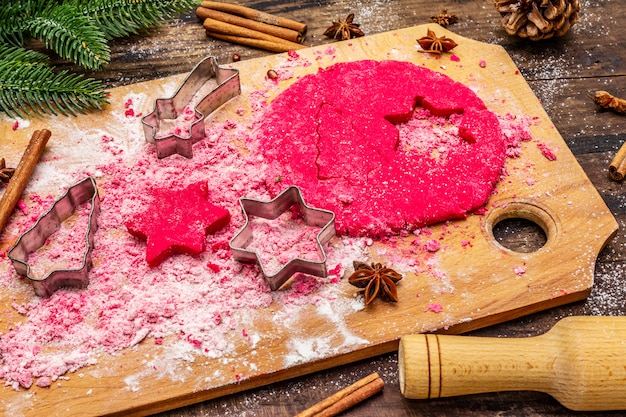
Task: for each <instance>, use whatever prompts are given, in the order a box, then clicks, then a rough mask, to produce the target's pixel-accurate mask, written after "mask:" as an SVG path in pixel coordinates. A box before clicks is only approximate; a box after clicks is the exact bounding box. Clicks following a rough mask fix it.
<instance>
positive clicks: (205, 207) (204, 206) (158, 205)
mask: <svg viewBox="0 0 626 417" xmlns="http://www.w3.org/2000/svg"><path fill="white" fill-rule="evenodd" d="M208 194H209V190H208V187H207V184H206V182H198V183H194V184H191V185H189V186H188V187H187V188H184V189H182V190H171V189H166V188H159V189H155V190H154V191H152V202H151V203H150V205H149V206H148V209H147V210H146V211H144V212H143V213H137V214H136V215H135V217H133V218H131V219H130V220H128V221H127V222H126V228H127V229H128V231H129V233H130V234H131V235H133V236H135V237H137V238H139V239H142V240H146V262H148V265H150V266H157V265H159V264H160V263H161V262H163V261H164V260H165V259H167V258H168V257H169V256H170V255H172V254H174V253H185V254H189V255H195V254H198V253H200V252H203V251H204V250H205V248H206V245H205V237H206V236H207V235H208V234H209V233H215V232H217V231H218V230H220V229H221V228H223V227H224V226H226V225H227V224H228V222H229V221H230V213H229V212H228V211H227V210H225V209H223V208H221V207H217V206H215V205H213V204H211V203H210V202H209V201H208Z"/></svg>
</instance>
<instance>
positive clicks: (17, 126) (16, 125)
mask: <svg viewBox="0 0 626 417" xmlns="http://www.w3.org/2000/svg"><path fill="white" fill-rule="evenodd" d="M19 127H20V122H18V121H17V120H16V121H15V122H14V123H13V127H12V129H13V130H17V129H18V128H19Z"/></svg>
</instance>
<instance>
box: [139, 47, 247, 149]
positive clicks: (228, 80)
mask: <svg viewBox="0 0 626 417" xmlns="http://www.w3.org/2000/svg"><path fill="white" fill-rule="evenodd" d="M212 78H215V79H216V81H217V86H216V87H215V88H213V89H212V90H211V91H210V92H209V93H208V94H207V95H206V96H204V97H203V98H202V99H201V100H200V101H199V102H198V104H196V105H195V107H194V113H195V120H194V121H193V123H192V124H191V126H190V127H189V134H187V135H179V134H176V133H170V134H167V135H164V136H162V137H158V131H159V127H160V126H161V120H163V119H176V118H177V117H178V116H179V115H180V114H182V113H183V111H184V109H185V107H186V106H188V105H189V104H190V103H191V100H192V99H193V97H194V95H196V93H197V92H198V90H199V89H200V87H202V86H203V85H204V84H205V83H206V82H207V81H209V80H210V79H212ZM240 93H241V84H240V82H239V70H237V69H234V68H222V67H220V66H219V65H218V64H217V59H215V57H213V56H209V57H207V58H205V59H203V60H202V61H200V62H199V63H198V64H197V65H196V66H195V67H194V69H193V70H191V72H190V73H189V75H188V76H187V78H185V80H184V81H183V83H182V84H181V85H180V87H179V88H178V90H177V91H176V93H175V94H174V96H172V97H170V98H158V99H156V101H155V103H154V110H153V111H152V112H150V113H149V114H147V115H146V116H144V117H143V118H142V119H141V123H142V124H143V131H144V135H145V136H146V142H148V143H153V144H154V145H155V148H156V153H157V157H158V158H159V159H162V158H165V157H168V156H170V155H173V154H175V153H177V154H179V155H182V156H184V157H185V158H192V157H193V152H192V149H191V147H192V145H193V144H194V143H196V142H198V141H200V140H202V139H203V138H204V136H205V133H204V120H205V118H206V117H207V116H208V115H209V114H211V113H213V112H214V111H215V110H217V109H218V108H219V107H220V106H222V105H223V104H224V103H226V102H227V101H228V100H230V99H231V98H233V97H235V96H237V95H239V94H240Z"/></svg>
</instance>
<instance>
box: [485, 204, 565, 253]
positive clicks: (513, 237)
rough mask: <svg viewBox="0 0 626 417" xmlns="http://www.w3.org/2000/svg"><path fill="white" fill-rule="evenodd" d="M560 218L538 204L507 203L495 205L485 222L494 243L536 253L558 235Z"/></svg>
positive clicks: (520, 251)
mask: <svg viewBox="0 0 626 417" xmlns="http://www.w3.org/2000/svg"><path fill="white" fill-rule="evenodd" d="M557 223H558V222H557V221H556V217H555V216H554V215H553V214H550V212H549V211H548V210H546V209H544V208H543V207H539V206H538V205H537V204H534V203H528V202H518V201H515V202H507V203H503V204H502V205H500V206H498V207H496V208H494V209H493V210H492V211H491V212H490V213H489V214H488V218H487V222H486V226H487V232H488V233H489V235H490V237H491V238H492V239H493V242H494V243H495V244H496V245H497V246H499V247H501V248H504V249H507V250H510V251H512V252H517V253H532V252H537V251H539V250H540V249H542V248H543V247H544V246H546V245H547V244H548V243H550V242H551V241H553V240H554V239H555V237H556V235H557V229H558V227H557Z"/></svg>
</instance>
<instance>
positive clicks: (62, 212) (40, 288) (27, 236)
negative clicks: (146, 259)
mask: <svg viewBox="0 0 626 417" xmlns="http://www.w3.org/2000/svg"><path fill="white" fill-rule="evenodd" d="M88 201H90V203H91V209H90V211H89V219H88V224H87V232H86V234H85V240H86V243H87V246H86V248H85V253H84V254H83V257H82V261H81V264H80V266H79V267H78V268H75V269H74V268H72V269H56V270H53V271H51V272H50V273H48V274H47V275H46V276H44V277H42V278H38V277H33V276H31V274H30V265H29V264H28V255H29V254H30V253H32V252H35V251H37V249H39V248H41V247H42V246H43V245H44V244H45V243H46V240H47V239H48V238H49V237H50V236H51V235H52V234H53V233H54V232H56V231H57V230H59V228H60V227H61V224H62V223H63V222H64V221H65V220H66V219H67V218H68V217H70V216H71V215H72V214H73V213H74V212H75V211H76V209H77V208H78V207H80V206H81V205H83V204H85V203H87V202H88ZM99 214H100V196H99V195H98V187H97V185H96V181H95V180H94V179H93V177H87V178H85V179H83V180H82V181H80V182H78V183H76V184H74V185H72V186H71V187H70V188H68V189H67V191H66V192H65V193H64V194H63V195H62V196H61V197H60V198H59V199H58V200H56V201H55V203H54V204H53V205H52V207H50V209H49V210H48V211H47V212H45V213H44V214H42V215H41V217H40V218H39V219H38V220H37V221H36V222H35V224H34V225H33V226H32V227H31V228H30V229H28V230H27V231H26V232H24V233H23V234H22V235H21V236H20V237H19V239H18V240H17V242H16V243H15V245H13V247H12V248H11V249H10V250H9V252H8V254H7V255H8V257H9V259H10V260H11V262H12V263H13V268H15V271H16V272H17V273H18V274H19V275H22V276H25V277H27V278H28V279H29V280H30V281H31V283H32V284H33V288H34V289H35V294H37V295H38V296H40V297H49V296H50V295H52V293H54V292H55V291H56V290H57V289H59V288H61V287H77V288H84V287H86V286H87V284H89V276H88V274H89V269H91V266H92V260H91V252H92V250H93V241H94V235H95V233H96V230H97V229H98V215H99Z"/></svg>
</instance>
